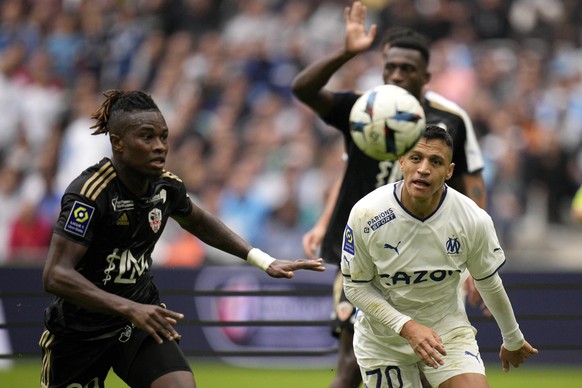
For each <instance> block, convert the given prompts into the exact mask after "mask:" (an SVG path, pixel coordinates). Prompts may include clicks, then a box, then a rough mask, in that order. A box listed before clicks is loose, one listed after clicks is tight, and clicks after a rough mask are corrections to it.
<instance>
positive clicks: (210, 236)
mask: <svg viewBox="0 0 582 388" xmlns="http://www.w3.org/2000/svg"><path fill="white" fill-rule="evenodd" d="M176 221H177V222H178V223H179V224H180V225H181V226H182V228H184V229H185V230H187V231H188V232H190V233H191V234H193V235H194V236H196V237H198V238H199V239H200V240H201V241H202V242H204V243H205V244H208V245H210V246H212V247H214V248H217V249H219V250H221V251H223V252H226V253H230V254H231V255H234V256H237V257H240V258H242V259H246V257H247V255H248V253H249V251H250V250H251V248H252V247H251V245H250V244H249V243H247V242H246V241H245V240H244V239H243V238H242V237H240V236H239V235H238V234H236V233H235V232H234V231H233V230H232V229H230V228H229V227H228V226H227V225H225V224H224V223H223V222H222V221H221V220H220V219H218V218H217V217H215V216H214V215H212V214H211V213H209V212H208V211H206V210H204V209H202V208H199V207H194V208H193V211H192V214H191V215H190V216H189V217H186V218H184V219H180V218H176Z"/></svg>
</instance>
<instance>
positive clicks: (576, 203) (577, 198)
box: [570, 186, 582, 223]
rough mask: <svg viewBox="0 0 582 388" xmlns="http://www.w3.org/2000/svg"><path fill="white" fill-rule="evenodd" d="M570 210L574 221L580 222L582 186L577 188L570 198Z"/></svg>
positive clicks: (581, 215)
mask: <svg viewBox="0 0 582 388" xmlns="http://www.w3.org/2000/svg"><path fill="white" fill-rule="evenodd" d="M570 212H571V213H572V219H573V220H574V221H576V222H580V223H582V186H580V188H578V191H576V194H575V195H574V198H572V206H571V210H570Z"/></svg>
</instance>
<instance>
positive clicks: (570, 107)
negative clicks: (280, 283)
mask: <svg viewBox="0 0 582 388" xmlns="http://www.w3.org/2000/svg"><path fill="white" fill-rule="evenodd" d="M350 3H351V2H350V1H347V0H342V1H340V0H336V1H333V0H325V1H324V0H309V1H308V0H125V1H123V0H92V1H84V0H28V1H27V0H2V1H0V117H1V120H0V201H1V202H2V206H1V207H0V265H10V266H14V265H23V266H24V265H27V266H31V265H38V266H40V265H42V263H43V261H44V257H45V254H46V250H47V246H48V242H49V238H50V234H51V229H52V225H53V224H54V222H55V219H56V215H57V213H58V211H59V200H60V196H61V194H62V192H63V190H64V189H65V187H66V185H67V184H68V183H69V182H70V181H71V180H72V179H73V178H74V177H76V176H77V175H78V174H79V173H80V172H81V171H82V170H83V169H84V168H86V167H88V166H89V165H91V164H93V163H96V162H97V161H99V160H100V159H101V158H102V157H103V156H109V155H110V146H109V143H108V139H107V138H106V136H103V135H101V136H91V135H90V133H91V132H92V130H91V129H89V127H90V126H91V125H93V122H92V120H90V118H89V117H90V115H91V113H92V112H93V111H95V110H96V109H97V107H98V106H99V104H100V103H101V101H102V95H101V93H102V92H103V91H104V90H106V89H110V88H120V89H142V90H145V91H147V92H148V93H150V94H151V95H152V96H153V98H154V99H155V101H156V102H157V103H158V105H159V107H160V109H161V111H162V113H163V114H164V116H165V117H166V120H167V122H168V125H169V128H170V136H171V138H170V144H171V150H170V155H169V158H168V161H167V167H166V168H167V169H168V170H170V171H172V172H174V173H175V174H177V175H178V176H180V177H181V178H182V179H183V180H184V182H185V183H186V185H187V187H188V189H189V191H190V193H191V195H192V198H193V199H194V200H195V201H196V202H197V203H199V204H200V205H201V206H203V207H205V208H206V209H208V210H210V211H211V212H213V213H215V214H217V215H218V216H219V217H221V218H222V219H223V220H224V221H225V222H226V223H227V224H228V225H229V226H230V227H232V228H233V229H235V230H236V231H237V232H238V233H240V234H241V235H242V236H243V237H244V238H246V239H247V240H249V241H250V242H251V243H252V244H253V245H255V246H257V247H260V248H262V249H263V250H266V251H268V252H270V253H271V254H272V255H273V256H275V257H279V258H285V259H294V258H299V257H303V256H304V254H303V250H302V248H301V236H302V235H303V233H305V232H306V231H307V230H308V229H309V228H311V226H312V225H313V223H314V221H315V220H316V219H317V217H318V216H319V214H320V212H321V210H322V206H323V203H324V201H325V198H326V194H327V191H328V188H329V186H330V184H331V182H333V181H334V180H335V179H336V178H337V177H338V176H339V175H341V174H342V172H343V162H342V160H341V154H342V151H343V148H342V147H343V143H342V141H341V137H340V135H339V133H338V132H337V131H335V130H334V129H331V128H329V127H327V126H325V125H324V124H323V122H322V121H321V120H320V119H319V118H317V117H316V116H314V115H313V113H311V112H310V111H309V110H308V109H307V108H305V107H304V106H302V105H301V104H300V103H299V102H298V101H297V100H295V99H294V98H293V97H292V95H291V93H290V83H291V81H292V79H293V77H294V76H295V75H296V74H297V73H298V72H299V71H300V70H301V69H303V68H304V67H305V66H306V65H307V64H309V63H311V62H313V61H314V60H316V59H318V58H320V57H321V56H322V55H325V54H327V53H330V52H331V51H332V50H335V49H337V48H338V47H341V45H343V36H344V35H343V34H344V20H343V8H344V7H345V6H346V5H349V4H350ZM364 4H366V5H367V6H368V11H369V12H368V22H369V23H376V24H378V26H379V34H378V35H379V36H381V34H382V32H383V31H384V30H385V29H387V28H388V27H390V26H394V25H406V26H411V27H414V28H416V29H417V30H419V31H421V32H423V33H425V34H426V35H427V36H428V37H429V38H430V39H431V41H432V42H433V43H432V60H431V71H432V73H433V78H432V81H431V83H430V85H429V87H430V88H431V89H433V90H435V91H437V92H439V93H441V94H443V95H445V96H447V97H448V98H450V99H452V100H453V101H455V102H457V103H458V104H459V105H460V106H461V107H463V108H464V109H465V110H466V111H467V112H468V113H469V115H470V117H471V118H472V120H473V123H474V125H475V130H476V132H477V135H478V138H479V141H480V144H481V146H482V150H483V153H484V156H485V159H486V168H485V171H484V174H485V179H486V184H487V189H488V196H489V212H490V214H491V215H492V217H493V219H494V221H495V224H496V226H497V230H498V232H499V235H500V236H499V237H500V238H501V240H502V242H503V245H504V247H505V250H506V252H507V253H508V255H507V256H508V260H509V262H508V266H509V267H510V268H513V269H516V270H522V269H525V270H537V269H539V270H547V269H550V270H551V269H582V254H581V253H580V252H582V238H580V237H581V236H582V229H581V227H580V225H579V224H577V223H575V222H574V220H573V219H572V217H571V215H570V204H571V202H572V198H573V196H574V194H575V192H576V190H577V189H578V187H579V186H580V184H581V183H582V2H580V1H576V0H543V1H542V0H511V1H510V0H506V1H503V0H463V1H461V0H415V1H413V0H374V1H372V0H369V1H364ZM380 83H382V80H381V57H380V52H379V49H378V48H377V45H376V48H375V49H373V50H370V51H369V52H368V53H366V54H363V55H361V56H359V57H357V58H356V59H354V60H353V61H351V62H350V63H349V64H348V65H347V66H345V67H344V68H342V69H341V70H340V72H338V73H337V75H336V76H334V78H333V79H332V80H331V82H330V85H329V86H330V87H332V88H334V89H344V88H350V89H360V90H365V89H367V88H369V87H371V86H375V85H377V84H380ZM154 262H155V264H156V265H159V266H166V267H178V266H185V267H189V268H195V267H200V266H203V265H205V264H224V263H228V264H237V263H240V262H241V261H240V260H237V259H233V258H232V257H227V256H224V255H223V254H221V253H220V252H216V251H214V250H211V249H210V248H208V247H207V246H205V245H203V244H201V243H200V242H199V241H197V240H196V239H195V238H194V237H191V236H189V235H187V234H185V233H184V232H182V231H180V229H179V227H178V226H177V225H176V224H175V223H171V224H170V225H169V227H168V228H167V230H166V233H165V235H164V237H163V239H162V241H161V242H160V244H159V246H158V248H157V250H156V256H155V257H154Z"/></svg>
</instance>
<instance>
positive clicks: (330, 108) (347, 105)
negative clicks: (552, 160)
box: [292, 1, 486, 388]
mask: <svg viewBox="0 0 582 388" xmlns="http://www.w3.org/2000/svg"><path fill="white" fill-rule="evenodd" d="M344 17H345V23H346V32H345V45H344V47H343V48H342V49H341V50H339V51H337V52H334V53H333V54H331V55H329V56H327V57H325V58H323V59H321V60H318V61H316V62H314V63H313V64H311V65H309V66H308V67H307V68H305V69H304V70H303V71H302V72H301V73H300V74H298V75H297V77H296V78H295V80H294V81H293V85H292V90H293V93H294V94H295V96H296V97H297V98H298V99H299V100H300V101H302V102H303V103H305V104H306V105H307V106H309V107H310V108H311V109H313V110H314V111H315V112H316V113H317V114H318V115H319V117H321V119H322V120H323V121H324V122H325V123H327V124H328V125H330V126H332V127H334V128H337V129H338V130H340V131H341V132H342V134H343V135H344V140H345V152H346V154H347V163H346V166H345V167H346V168H345V173H344V177H343V180H341V181H338V182H337V183H336V185H335V186H334V188H333V189H332V191H331V194H330V195H329V197H328V199H327V204H326V206H325V209H324V211H323V213H322V215H321V217H320V219H319V220H318V221H317V223H316V224H315V226H314V227H313V228H312V229H311V230H310V231H309V232H308V233H307V234H306V235H305V236H304V239H303V246H304V249H305V251H306V253H307V256H308V257H310V258H314V257H315V256H316V252H317V250H318V248H320V249H321V252H320V256H321V257H322V258H323V259H324V260H326V261H327V262H330V263H334V264H336V265H338V266H339V264H340V260H341V242H342V235H343V231H344V228H345V225H346V222H347V219H348V215H349V212H350V210H351V208H352V206H353V205H354V204H355V203H356V202H357V201H358V200H359V199H360V198H362V197H363V196H364V195H366V194H368V193H369V192H371V191H372V190H374V189H375V188H377V187H380V186H383V185H385V184H386V183H388V182H395V181H397V180H399V179H401V178H402V175H401V171H400V169H399V168H398V165H397V164H398V162H397V161H378V160H375V159H372V158H370V157H368V156H366V155H364V154H363V153H362V152H361V151H360V150H359V149H358V148H357V146H356V145H355V144H354V143H353V141H352V139H351V136H350V133H349V115H350V111H351V108H352V106H353V104H354V103H355V101H356V100H357V99H358V97H359V96H360V95H362V94H363V92H354V91H345V92H334V91H331V90H328V89H326V88H325V86H326V84H327V83H328V81H329V80H330V79H331V77H332V76H333V75H334V73H335V72H336V71H338V70H339V69H340V68H341V67H342V66H343V65H344V64H346V63H347V62H348V61H350V60H351V59H352V58H354V57H355V56H357V55H358V54H360V53H362V52H364V51H366V50H368V49H369V48H370V47H371V46H372V43H373V42H374V39H375V37H376V32H377V27H376V26H375V25H372V26H371V27H370V29H369V31H368V32H366V29H365V17H366V7H365V6H363V5H362V4H361V3H360V2H358V1H356V2H354V3H353V5H352V7H351V8H350V7H346V9H345V11H344ZM382 57H383V61H384V70H383V79H384V83H386V84H394V85H398V86H400V87H402V88H404V89H406V90H408V91H409V92H410V93H411V94H412V95H414V96H415V97H416V98H418V100H419V101H420V102H421V104H422V106H423V108H424V111H425V115H426V122H427V124H436V125H439V126H441V127H443V128H446V130H447V131H448V132H449V133H450V134H451V136H452V137H453V138H454V140H455V149H454V153H453V161H454V163H455V165H456V166H457V167H456V169H455V175H454V176H453V177H452V178H451V180H450V185H451V186H452V187H455V188H457V189H458V190H459V191H461V192H462V193H465V194H466V195H468V196H469V197H470V198H471V199H473V200H474V201H475V202H476V203H477V204H478V205H479V206H480V207H482V208H485V206H486V191H485V184H484V181H483V177H482V175H481V170H482V169H483V158H482V156H481V150H480V148H479V145H478V143H477V138H476V136H475V133H474V130H473V125H472V123H471V120H470V119H469V117H468V115H467V113H466V112H465V111H464V110H462V109H461V108H460V107H459V106H458V105H457V104H455V103H453V102H452V101H450V100H447V99H445V98H444V97H443V96H440V95H438V94H436V93H434V92H432V91H426V90H424V88H425V85H426V84H428V83H429V81H430V77H431V75H430V73H429V71H428V65H429V59H430V50H429V44H428V41H427V39H426V38H425V37H424V36H422V35H420V34H418V33H416V32H415V31H412V30H409V29H405V28H395V29H392V30H389V31H387V32H386V34H385V36H384V39H383V42H382ZM341 284H342V279H341V274H339V273H338V278H337V281H336V285H335V287H334V305H335V311H334V315H335V317H336V322H337V325H336V327H335V328H334V335H336V336H338V337H339V340H340V344H339V356H338V357H339V358H338V368H337V374H336V377H335V379H334V381H333V382H332V384H331V387H332V388H348V387H349V388H351V387H357V386H358V385H359V384H360V382H361V376H360V372H359V368H358V366H357V362H356V359H355V357H354V354H353V348H352V341H353V314H354V311H355V309H354V308H353V306H351V304H350V303H349V302H348V301H347V300H346V299H345V295H343V293H342V287H341ZM465 285H466V287H467V288H468V291H469V293H468V298H469V302H471V304H477V303H479V302H480V297H479V295H478V293H477V292H476V291H475V289H474V285H473V282H472V280H469V281H467V282H465Z"/></svg>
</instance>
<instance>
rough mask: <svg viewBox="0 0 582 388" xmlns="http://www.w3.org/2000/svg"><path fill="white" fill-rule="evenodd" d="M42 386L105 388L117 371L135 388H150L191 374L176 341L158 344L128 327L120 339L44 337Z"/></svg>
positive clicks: (50, 387)
mask: <svg viewBox="0 0 582 388" xmlns="http://www.w3.org/2000/svg"><path fill="white" fill-rule="evenodd" d="M39 345H40V347H41V349H42V368H41V386H42V387H47V388H57V387H63V388H65V387H67V386H69V385H71V384H72V385H71V386H79V387H90V388H103V387H104V383H105V378H106V376H107V372H108V371H109V369H110V368H113V371H114V372H115V374H117V375H118V376H119V377H120V378H121V379H122V380H123V381H125V383H127V384H128V385H129V386H131V387H135V388H137V387H149V386H150V385H151V383H152V382H153V381H154V380H156V379H157V378H158V377H160V376H162V375H164V374H166V373H169V372H174V371H191V368H190V365H189V363H188V361H187V360H186V358H185V357H184V354H183V353H182V350H181V349H180V347H179V346H178V344H177V343H176V341H167V340H165V339H164V343H163V344H161V345H160V344H158V343H156V342H155V341H154V339H153V338H152V337H151V336H150V335H149V334H148V333H147V332H145V331H143V330H140V329H137V328H133V327H131V326H126V327H125V329H123V330H120V331H119V332H118V333H116V335H114V336H112V337H107V338H103V339H94V340H86V341H80V340H71V339H67V338H61V337H57V336H55V335H53V334H52V333H50V332H49V331H48V330H45V332H44V333H43V334H42V336H41V339H40V342H39Z"/></svg>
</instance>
